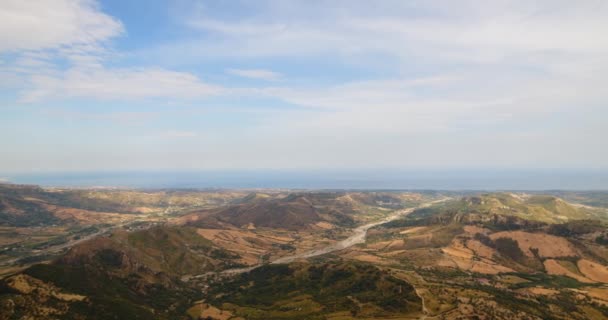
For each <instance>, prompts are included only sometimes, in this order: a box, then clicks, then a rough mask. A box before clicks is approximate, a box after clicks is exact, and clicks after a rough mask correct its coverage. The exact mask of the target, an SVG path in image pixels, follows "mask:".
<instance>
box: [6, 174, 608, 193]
mask: <svg viewBox="0 0 608 320" xmlns="http://www.w3.org/2000/svg"><path fill="white" fill-rule="evenodd" d="M0 178H2V180H3V181H9V182H12V183H20V184H37V185H42V186H48V187H50V186H54V187H124V188H150V189H158V188H239V189H256V188H289V189H383V190H384V189H398V190H608V170H514V169H509V170H369V169H365V170H302V171H296V170H258V171H254V170H251V171H244V170H242V171H238V170H230V171H227V170H222V171H114V172H78V173H74V172H54V173H24V174H14V173H13V174H9V173H7V174H0Z"/></svg>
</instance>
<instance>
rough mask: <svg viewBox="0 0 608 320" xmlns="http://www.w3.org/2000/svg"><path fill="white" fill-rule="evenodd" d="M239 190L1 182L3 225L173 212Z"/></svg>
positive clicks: (221, 201) (220, 201) (209, 204)
mask: <svg viewBox="0 0 608 320" xmlns="http://www.w3.org/2000/svg"><path fill="white" fill-rule="evenodd" d="M243 196H244V194H243V193H240V192H222V191H213V192H206V191H196V190H156V191H143V190H108V189H43V188H40V187H38V186H35V185H16V184H0V225H4V226H19V227H28V226H48V225H56V224H72V223H83V224H89V223H103V222H104V221H103V219H104V215H99V214H98V213H101V214H108V213H113V214H137V213H174V212H178V213H179V212H181V211H184V210H186V209H194V208H197V209H200V208H214V207H218V206H221V205H225V204H227V203H230V202H231V201H234V200H235V199H239V198H242V197H243Z"/></svg>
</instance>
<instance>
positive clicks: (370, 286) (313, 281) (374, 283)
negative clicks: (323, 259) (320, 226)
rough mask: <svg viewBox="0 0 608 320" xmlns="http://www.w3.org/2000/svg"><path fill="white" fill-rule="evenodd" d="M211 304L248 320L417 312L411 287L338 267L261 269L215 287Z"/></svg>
mask: <svg viewBox="0 0 608 320" xmlns="http://www.w3.org/2000/svg"><path fill="white" fill-rule="evenodd" d="M209 302H210V303H211V304H213V305H216V306H224V307H226V306H231V307H229V308H230V309H231V311H234V312H235V313H236V314H238V315H241V316H244V317H246V318H248V319H317V318H319V319H321V318H323V317H322V315H324V314H328V313H333V312H339V311H348V312H349V313H350V314H351V315H353V316H357V315H360V316H376V317H381V316H391V315H396V314H405V313H409V312H412V311H418V310H420V308H421V302H420V298H418V296H417V295H416V294H415V292H414V289H413V287H412V286H411V285H410V284H409V283H407V282H405V281H403V280H400V279H397V278H395V277H393V276H391V275H390V274H388V273H387V272H385V271H381V270H380V269H378V268H376V267H374V266H372V265H369V264H363V263H349V262H341V261H331V262H327V263H316V264H309V263H304V264H301V263H294V264H291V265H268V266H264V267H261V268H258V269H255V270H253V271H251V272H249V273H247V274H243V275H241V276H239V277H238V278H237V279H235V280H233V281H229V282H227V283H223V284H221V285H219V286H217V287H214V288H213V291H212V292H211V298H210V300H209Z"/></svg>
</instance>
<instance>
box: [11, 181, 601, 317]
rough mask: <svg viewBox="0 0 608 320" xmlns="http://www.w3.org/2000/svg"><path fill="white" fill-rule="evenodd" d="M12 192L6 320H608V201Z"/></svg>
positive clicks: (533, 196) (394, 194)
mask: <svg viewBox="0 0 608 320" xmlns="http://www.w3.org/2000/svg"><path fill="white" fill-rule="evenodd" d="M0 192H1V193H0V200H1V201H0V203H2V205H3V206H2V210H1V211H0V221H2V226H1V229H0V232H1V233H0V239H1V240H0V241H2V242H1V243H2V247H3V248H4V249H3V251H2V253H1V254H0V258H1V259H2V261H1V262H0V263H1V264H0V267H1V271H2V273H1V274H2V277H3V279H2V280H1V281H0V311H2V312H0V314H1V315H2V316H0V319H21V318H23V317H28V318H30V319H112V318H115V317H116V316H117V315H120V318H129V319H232V320H237V319H336V320H338V319H360V318H362V319H471V318H478V319H605V318H606V317H608V247H607V243H606V241H605V239H607V238H608V228H607V226H608V225H607V222H608V215H607V214H606V207H604V206H602V205H603V202H602V201H601V199H600V197H601V194H598V193H593V194H589V195H587V194H585V193H573V194H565V193H560V195H562V196H564V197H568V198H569V199H579V200H582V201H581V202H584V203H586V204H582V203H574V202H569V201H567V200H565V199H564V198H560V197H558V195H557V194H552V193H543V194H540V193H523V192H518V193H509V192H500V193H484V192H460V193H459V192H453V191H451V192H437V191H427V192H408V191H309V190H127V189H124V190H118V189H112V190H106V189H104V190H93V189H90V190H85V189H64V190H57V189H43V188H39V187H36V186H20V185H2V187H1V188H0ZM606 196H608V195H606ZM571 201H572V200H571ZM591 204H596V205H597V206H594V205H591ZM67 213H69V215H68V214H67ZM24 216H30V217H31V219H25V218H24ZM28 222H29V224H28ZM34 301H38V302H37V303H35V302H34Z"/></svg>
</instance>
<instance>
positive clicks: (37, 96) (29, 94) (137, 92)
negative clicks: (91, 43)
mask: <svg viewBox="0 0 608 320" xmlns="http://www.w3.org/2000/svg"><path fill="white" fill-rule="evenodd" d="M31 82H32V88H30V89H28V90H25V91H24V92H23V95H22V100H23V101H25V102H35V101H40V100H42V99H49V98H59V97H61V98H70V97H84V98H95V99H102V100H103V99H108V100H113V99H145V98H170V99H188V98H190V99H191V98H200V97H204V96H208V95H212V94H217V93H219V92H220V91H221V89H220V88H219V87H217V86H214V85H210V84H206V83H204V82H202V81H201V80H200V79H199V78H198V77H197V76H195V75H193V74H190V73H184V72H175V71H170V70H164V69H160V68H126V69H108V68H73V69H70V70H68V71H66V72H65V73H62V74H60V75H57V76H54V75H33V76H32V78H31Z"/></svg>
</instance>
